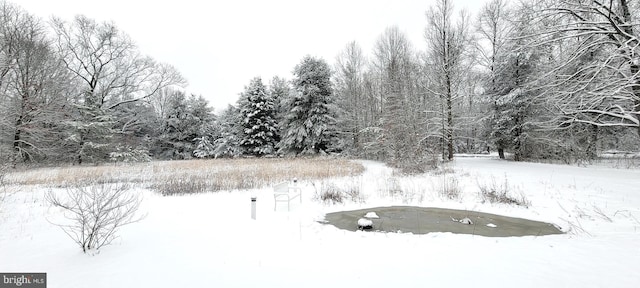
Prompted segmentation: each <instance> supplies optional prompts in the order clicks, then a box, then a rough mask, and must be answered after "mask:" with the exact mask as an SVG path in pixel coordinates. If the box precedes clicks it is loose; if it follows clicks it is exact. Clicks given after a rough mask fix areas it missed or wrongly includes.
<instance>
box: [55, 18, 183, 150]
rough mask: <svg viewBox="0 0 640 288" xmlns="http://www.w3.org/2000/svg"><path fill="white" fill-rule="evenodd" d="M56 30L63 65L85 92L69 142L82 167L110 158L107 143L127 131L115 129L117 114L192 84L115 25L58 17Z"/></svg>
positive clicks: (79, 104)
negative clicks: (87, 159)
mask: <svg viewBox="0 0 640 288" xmlns="http://www.w3.org/2000/svg"><path fill="white" fill-rule="evenodd" d="M52 26H53V29H54V31H55V33H56V36H57V41H56V47H57V49H58V51H59V53H60V54H61V55H62V58H63V63H64V65H65V67H66V68H67V69H68V70H69V71H70V72H71V73H72V74H73V75H74V76H75V81H76V83H77V84H78V85H79V86H80V87H81V89H80V91H79V93H80V94H79V95H78V101H77V102H76V103H75V106H76V108H77V110H78V116H77V117H76V118H78V120H77V121H75V122H73V123H70V126H71V128H73V129H75V130H76V133H75V134H74V135H72V136H71V137H68V139H70V140H72V142H73V144H74V145H76V146H77V151H78V152H77V155H78V156H77V161H78V162H79V163H81V162H82V160H83V158H85V157H91V156H92V154H97V155H98V157H104V155H106V154H107V153H104V152H107V151H104V150H105V147H107V146H108V145H109V142H110V141H108V140H107V139H109V138H110V137H113V135H114V134H116V133H122V132H125V133H126V132H127V131H122V130H123V129H122V127H114V126H117V124H118V122H116V121H115V120H114V118H115V117H114V115H113V114H114V113H113V111H114V109H116V108H118V107H119V106H122V105H124V104H128V103H132V102H137V101H140V100H142V99H147V98H149V97H152V96H154V95H156V94H158V93H159V92H160V91H161V90H162V89H163V88H166V87H169V86H174V85H178V86H179V85H184V84H185V83H186V81H185V80H184V79H183V78H182V76H181V75H180V74H179V73H178V72H177V71H176V70H175V69H174V68H173V67H172V66H170V65H167V64H162V63H157V62H156V61H154V60H153V59H152V58H150V57H145V56H142V55H141V54H140V53H139V51H138V50H137V48H136V46H135V44H134V43H133V41H132V40H131V39H130V38H129V37H128V36H127V35H126V34H125V33H123V32H122V31H120V30H118V29H117V28H116V26H115V25H114V24H111V23H97V22H96V21H94V20H92V19H89V18H87V17H85V16H77V17H76V18H75V19H74V21H73V22H71V23H67V22H65V21H62V20H60V19H57V18H54V19H53V21H52ZM119 123H120V124H122V123H128V121H120V122H119Z"/></svg>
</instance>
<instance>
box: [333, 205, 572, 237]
mask: <svg viewBox="0 0 640 288" xmlns="http://www.w3.org/2000/svg"><path fill="white" fill-rule="evenodd" d="M372 212H375V213H372ZM365 215H366V216H368V217H370V216H373V217H370V218H365ZM376 216H377V217H376ZM360 219H368V220H371V221H372V222H373V227H372V228H371V229H370V230H372V231H382V232H402V233H414V234H427V233H431V232H451V233H458V234H471V235H481V236H488V237H511V236H543V235H553V234H562V231H560V230H559V229H558V228H557V227H556V226H555V225H553V224H550V223H545V222H539V221H532V220H527V219H522V218H514V217H506V216H501V215H495V214H488V213H482V212H476V211H466V210H453V209H442V208H424V207H414V206H393V207H376V208H369V209H362V210H353V211H342V212H335V213H329V214H327V215H326V216H325V220H326V221H327V222H328V224H331V225H334V226H336V227H338V228H340V229H346V230H351V231H356V230H358V229H359V227H358V222H359V220H360Z"/></svg>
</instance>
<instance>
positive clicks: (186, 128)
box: [156, 91, 213, 159]
mask: <svg viewBox="0 0 640 288" xmlns="http://www.w3.org/2000/svg"><path fill="white" fill-rule="evenodd" d="M212 122H213V115H212V114H211V108H210V107H208V102H207V101H206V100H205V99H204V98H203V97H202V96H195V95H191V96H190V97H189V98H186V97H185V95H184V93H183V92H179V91H176V92H175V93H174V94H173V95H171V97H170V99H169V101H168V106H167V109H166V111H165V116H164V119H162V126H161V130H160V131H159V133H158V134H159V136H158V142H159V143H158V144H157V145H156V148H157V149H159V151H157V152H156V154H157V156H160V157H161V158H168V159H189V158H191V156H192V155H193V153H194V150H195V149H196V148H197V142H198V139H202V137H203V136H205V135H206V131H207V130H208V129H206V127H208V126H209V125H211V123H212ZM203 134H204V135H203Z"/></svg>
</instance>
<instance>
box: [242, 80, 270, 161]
mask: <svg viewBox="0 0 640 288" xmlns="http://www.w3.org/2000/svg"><path fill="white" fill-rule="evenodd" d="M239 102H240V103H239V108H240V119H241V126H242V134H240V147H241V148H242V149H243V151H244V153H246V154H248V155H254V156H264V155H271V154H273V153H274V152H275V145H276V133H277V125H276V120H275V112H276V111H275V109H274V103H273V99H271V97H269V95H267V93H266V87H265V86H264V84H262V79H261V78H260V77H256V78H253V79H252V80H251V82H250V83H249V86H246V87H245V91H244V92H243V93H242V94H241V97H240V101H239Z"/></svg>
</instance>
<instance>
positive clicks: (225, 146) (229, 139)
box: [213, 105, 242, 158]
mask: <svg viewBox="0 0 640 288" xmlns="http://www.w3.org/2000/svg"><path fill="white" fill-rule="evenodd" d="M217 126H218V127H219V129H220V136H219V137H218V138H217V139H216V140H215V141H214V142H213V146H214V153H213V155H214V157H216V158H218V157H236V156H238V155H240V154H241V150H240V140H239V137H240V134H241V133H242V126H241V125H240V112H239V111H238V108H236V107H234V106H232V105H229V106H228V107H227V109H225V110H224V111H222V113H221V114H220V115H219V116H218V121H217Z"/></svg>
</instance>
